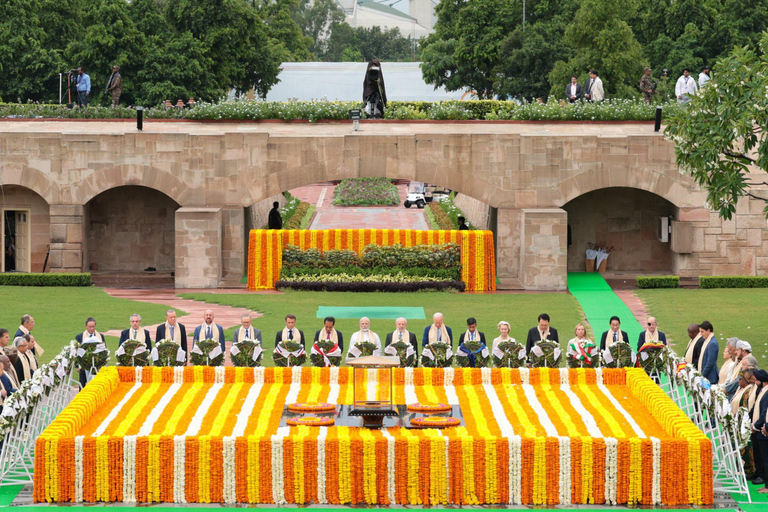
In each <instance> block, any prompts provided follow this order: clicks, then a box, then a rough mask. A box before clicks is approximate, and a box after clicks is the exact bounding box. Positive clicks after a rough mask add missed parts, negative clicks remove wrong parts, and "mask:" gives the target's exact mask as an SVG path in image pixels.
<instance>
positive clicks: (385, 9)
mask: <svg viewBox="0 0 768 512" xmlns="http://www.w3.org/2000/svg"><path fill="white" fill-rule="evenodd" d="M357 5H358V7H364V8H366V9H373V10H374V11H379V12H382V13H384V14H389V15H390V16H396V17H398V18H403V19H405V20H408V21H416V19H415V18H411V17H410V16H408V15H407V14H405V13H404V12H403V11H400V10H398V9H395V8H394V7H390V6H389V5H387V4H383V3H379V2H374V1H373V0H362V1H361V2H357Z"/></svg>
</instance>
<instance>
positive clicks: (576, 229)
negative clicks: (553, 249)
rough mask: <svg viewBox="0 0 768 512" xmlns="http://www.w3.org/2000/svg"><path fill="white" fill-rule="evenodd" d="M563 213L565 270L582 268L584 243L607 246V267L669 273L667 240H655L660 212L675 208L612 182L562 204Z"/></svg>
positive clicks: (672, 212) (664, 214)
mask: <svg viewBox="0 0 768 512" xmlns="http://www.w3.org/2000/svg"><path fill="white" fill-rule="evenodd" d="M563 209H564V210H565V211H566V212H568V231H569V232H568V271H569V272H578V271H584V270H586V249H587V244H589V243H593V244H594V243H600V242H604V243H605V244H606V245H607V246H609V247H613V251H612V252H611V254H610V256H609V257H608V265H607V270H608V271H609V272H610V271H614V272H633V273H646V272H648V273H657V272H671V270H672V251H671V249H670V246H669V245H670V244H669V242H662V241H661V240H660V233H659V227H658V225H660V218H661V217H673V216H674V215H675V212H676V207H675V205H673V204H672V203H670V202H669V201H667V200H666V199H664V198H663V197H661V196H658V195H656V194H653V193H651V192H646V191H645V190H640V189H635V188H628V187H612V188H604V189H600V190H595V191H592V192H588V193H586V194H584V195H581V196H579V197H577V198H575V199H573V200H571V201H569V202H568V203H566V204H565V205H564V206H563Z"/></svg>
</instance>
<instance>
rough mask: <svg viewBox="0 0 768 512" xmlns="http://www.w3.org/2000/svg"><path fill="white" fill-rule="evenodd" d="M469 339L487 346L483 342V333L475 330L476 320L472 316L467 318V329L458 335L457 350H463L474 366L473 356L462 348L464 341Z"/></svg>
mask: <svg viewBox="0 0 768 512" xmlns="http://www.w3.org/2000/svg"><path fill="white" fill-rule="evenodd" d="M470 341H477V342H480V343H482V344H483V345H486V346H487V344H486V343H485V333H482V332H480V331H478V330H477V320H476V319H475V317H473V316H471V317H469V318H467V330H466V332H463V333H461V336H459V350H460V351H461V350H463V351H464V352H466V353H467V357H469V364H470V366H472V367H473V368H474V367H475V356H473V355H472V354H471V353H470V351H469V350H466V349H463V348H462V347H463V346H464V343H466V342H470Z"/></svg>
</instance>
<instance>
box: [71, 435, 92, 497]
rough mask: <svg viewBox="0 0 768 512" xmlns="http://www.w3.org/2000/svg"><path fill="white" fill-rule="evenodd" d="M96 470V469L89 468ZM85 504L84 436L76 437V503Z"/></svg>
mask: <svg viewBox="0 0 768 512" xmlns="http://www.w3.org/2000/svg"><path fill="white" fill-rule="evenodd" d="M88 469H89V470H95V468H88ZM82 502H83V436H77V437H75V503H82Z"/></svg>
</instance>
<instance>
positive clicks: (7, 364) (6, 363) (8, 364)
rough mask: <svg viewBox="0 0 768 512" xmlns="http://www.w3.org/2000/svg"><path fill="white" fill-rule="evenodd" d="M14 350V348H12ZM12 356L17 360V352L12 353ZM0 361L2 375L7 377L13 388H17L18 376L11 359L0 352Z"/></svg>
mask: <svg viewBox="0 0 768 512" xmlns="http://www.w3.org/2000/svg"><path fill="white" fill-rule="evenodd" d="M14 350H15V349H14ZM14 356H15V357H14V358H15V359H17V360H18V352H15V353H14ZM0 362H2V363H3V372H4V375H5V376H6V377H7V378H8V380H9V381H10V383H11V387H12V388H13V389H19V386H20V385H21V384H19V378H18V377H17V376H16V368H14V367H13V361H11V358H10V357H9V356H8V355H6V354H0Z"/></svg>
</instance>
